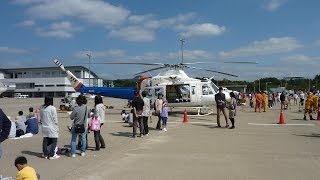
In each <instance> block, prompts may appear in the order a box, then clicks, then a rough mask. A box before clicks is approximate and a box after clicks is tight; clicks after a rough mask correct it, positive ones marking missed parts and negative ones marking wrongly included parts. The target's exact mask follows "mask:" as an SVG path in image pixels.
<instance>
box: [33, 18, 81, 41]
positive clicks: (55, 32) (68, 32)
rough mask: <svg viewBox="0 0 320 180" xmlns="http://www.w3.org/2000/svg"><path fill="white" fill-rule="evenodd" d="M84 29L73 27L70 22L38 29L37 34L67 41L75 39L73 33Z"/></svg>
mask: <svg viewBox="0 0 320 180" xmlns="http://www.w3.org/2000/svg"><path fill="white" fill-rule="evenodd" d="M81 29H82V28H80V27H77V26H74V25H72V24H71V23H70V22H68V21H62V22H56V23H52V24H51V25H50V26H49V27H48V28H37V29H36V34H37V35H38V36H42V37H55V38H61V39H67V38H71V37H73V33H75V32H77V31H80V30H81Z"/></svg>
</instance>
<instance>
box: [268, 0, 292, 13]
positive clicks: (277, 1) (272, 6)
mask: <svg viewBox="0 0 320 180" xmlns="http://www.w3.org/2000/svg"><path fill="white" fill-rule="evenodd" d="M287 2H288V0H269V1H268V2H267V4H266V6H265V8H266V9H267V10H268V11H275V10H277V9H278V8H279V7H281V6H283V5H284V4H286V3H287Z"/></svg>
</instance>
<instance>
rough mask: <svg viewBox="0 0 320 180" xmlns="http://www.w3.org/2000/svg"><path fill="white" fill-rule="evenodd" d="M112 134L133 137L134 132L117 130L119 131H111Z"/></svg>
mask: <svg viewBox="0 0 320 180" xmlns="http://www.w3.org/2000/svg"><path fill="white" fill-rule="evenodd" d="M110 134H111V135H112V136H122V137H131V136H132V132H117V133H110Z"/></svg>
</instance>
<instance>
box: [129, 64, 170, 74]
mask: <svg viewBox="0 0 320 180" xmlns="http://www.w3.org/2000/svg"><path fill="white" fill-rule="evenodd" d="M164 68H167V67H165V66H162V67H157V68H153V69H148V70H146V71H142V72H139V73H136V74H134V75H135V76H136V75H139V74H143V73H146V72H150V71H156V70H159V69H164Z"/></svg>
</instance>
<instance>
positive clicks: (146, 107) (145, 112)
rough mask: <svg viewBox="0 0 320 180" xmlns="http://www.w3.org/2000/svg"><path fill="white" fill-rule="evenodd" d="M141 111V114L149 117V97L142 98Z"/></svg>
mask: <svg viewBox="0 0 320 180" xmlns="http://www.w3.org/2000/svg"><path fill="white" fill-rule="evenodd" d="M143 103H144V106H143V111H142V116H144V117H149V116H150V99H149V98H147V97H144V98H143Z"/></svg>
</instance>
